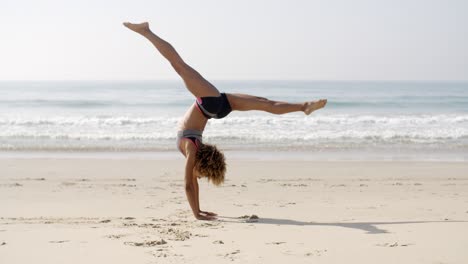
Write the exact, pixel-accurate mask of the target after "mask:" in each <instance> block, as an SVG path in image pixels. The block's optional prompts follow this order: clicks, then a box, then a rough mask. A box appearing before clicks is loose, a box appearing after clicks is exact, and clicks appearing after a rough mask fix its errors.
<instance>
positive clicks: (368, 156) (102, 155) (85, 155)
mask: <svg viewBox="0 0 468 264" xmlns="http://www.w3.org/2000/svg"><path fill="white" fill-rule="evenodd" d="M223 152H224V154H225V156H226V159H227V160H228V162H229V160H265V161H269V160H276V161H278V160H288V161H317V162H325V161H329V162H340V161H353V162H379V161H385V162H405V161H408V162H467V161H468V153H467V152H464V151H452V152H451V151H444V152H442V153H439V152H435V153H422V152H421V151H402V152H399V153H388V152H386V151H385V150H378V151H376V150H360V151H358V150H349V151H343V150H339V151H315V152H314V151H297V150H290V151H285V150H273V151H265V150H226V151H223ZM42 158H47V159H143V160H173V159H183V156H182V155H181V154H180V153H179V152H178V151H173V150H167V151H94V150H90V151H56V150H50V151H49V150H47V151H43V150H28V151H24V150H18V151H0V160H2V159H42Z"/></svg>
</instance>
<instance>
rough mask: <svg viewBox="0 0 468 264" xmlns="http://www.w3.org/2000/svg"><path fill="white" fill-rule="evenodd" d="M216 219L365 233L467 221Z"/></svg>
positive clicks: (224, 217) (381, 232)
mask: <svg viewBox="0 0 468 264" xmlns="http://www.w3.org/2000/svg"><path fill="white" fill-rule="evenodd" d="M218 220H219V221H221V222H230V223H239V224H255V225H261V224H268V225H280V226H281V225H295V226H336V227H345V228H353V229H359V230H363V231H365V232H366V233H367V234H383V233H389V232H388V231H387V230H385V229H383V228H381V227H377V226H380V225H400V224H426V223H467V222H468V221H452V220H446V221H397V222H351V223H347V222H341V223H340V222H335V223H321V222H303V221H296V220H291V219H279V218H260V219H258V221H257V222H245V220H244V219H239V218H237V217H229V216H219V217H218Z"/></svg>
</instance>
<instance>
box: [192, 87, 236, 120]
mask: <svg viewBox="0 0 468 264" xmlns="http://www.w3.org/2000/svg"><path fill="white" fill-rule="evenodd" d="M196 104H197V107H198V109H200V111H201V112H202V114H203V115H204V116H205V117H206V118H208V119H210V118H216V119H221V118H223V117H226V116H227V115H228V114H229V113H231V111H232V108H231V105H230V104H229V100H228V99H227V96H226V94H225V93H221V95H220V96H206V97H198V98H197V100H196Z"/></svg>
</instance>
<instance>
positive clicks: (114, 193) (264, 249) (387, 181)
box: [0, 159, 468, 264]
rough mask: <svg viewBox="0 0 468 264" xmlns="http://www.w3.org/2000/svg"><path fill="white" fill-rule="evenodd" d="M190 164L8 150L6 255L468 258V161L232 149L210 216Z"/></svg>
mask: <svg viewBox="0 0 468 264" xmlns="http://www.w3.org/2000/svg"><path fill="white" fill-rule="evenodd" d="M182 164H183V160H182V159H174V160H143V159H0V263H2V264H17V263H36V264H39V263H47V264H52V263H61V264H63V263H68V264H70V263H88V264H89V263H117V264H119V263H285V262H286V261H287V263H373V264H374V263H412V264H414V263H447V264H448V263H460V264H461V263H468V251H467V249H468V164H467V163H448V162H310V161H277V160H276V161H254V160H231V161H230V163H229V172H228V175H227V181H226V183H225V184H224V186H223V187H220V188H217V187H214V186H211V185H209V184H208V183H207V182H206V181H205V180H202V181H201V182H200V204H201V208H202V210H207V211H213V212H216V213H218V214H219V215H220V216H221V217H220V218H219V220H218V221H211V222H209V221H197V220H195V219H194V218H193V216H192V214H191V212H190V211H189V205H188V203H187V202H186V198H185V194H184V182H183V174H182V172H183V170H182ZM252 215H256V216H258V217H259V219H249V218H245V217H244V218H242V216H252ZM253 218H255V217H253Z"/></svg>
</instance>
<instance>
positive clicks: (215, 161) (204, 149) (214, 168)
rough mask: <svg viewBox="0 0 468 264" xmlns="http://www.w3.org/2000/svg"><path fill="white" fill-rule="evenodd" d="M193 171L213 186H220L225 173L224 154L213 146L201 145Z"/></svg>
mask: <svg viewBox="0 0 468 264" xmlns="http://www.w3.org/2000/svg"><path fill="white" fill-rule="evenodd" d="M195 169H196V170H197V171H198V173H200V174H201V176H206V177H207V178H208V181H210V182H212V183H213V184H214V185H217V186H218V185H221V184H222V183H223V182H224V174H225V173H226V162H225V160H224V154H223V153H222V152H221V151H219V150H218V149H217V148H216V146H214V145H210V144H201V146H200V147H199V148H198V151H197V155H196V156H195Z"/></svg>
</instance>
